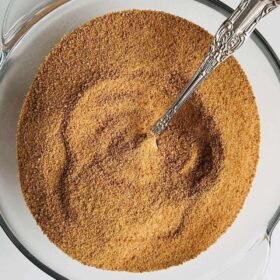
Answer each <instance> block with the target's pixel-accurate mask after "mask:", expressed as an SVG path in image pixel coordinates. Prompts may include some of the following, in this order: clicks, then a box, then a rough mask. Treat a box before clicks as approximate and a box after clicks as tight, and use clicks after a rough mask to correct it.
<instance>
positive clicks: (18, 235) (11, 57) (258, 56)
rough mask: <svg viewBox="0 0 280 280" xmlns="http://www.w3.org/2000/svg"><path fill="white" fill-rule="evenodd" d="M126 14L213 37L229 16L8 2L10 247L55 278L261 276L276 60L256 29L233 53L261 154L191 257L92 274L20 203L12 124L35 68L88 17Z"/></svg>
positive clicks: (164, 2)
mask: <svg viewBox="0 0 280 280" xmlns="http://www.w3.org/2000/svg"><path fill="white" fill-rule="evenodd" d="M127 9H148V10H160V11H164V12H168V13H171V14H175V15H178V16H181V17H183V18H186V19H188V20H190V21H192V22H194V23H196V24H198V25H200V26H202V27H203V28H204V29H206V30H208V31H209V32H210V33H212V34H213V33H214V32H215V31H216V30H217V28H218V27H219V26H220V24H221V22H222V21H223V20H224V19H225V17H227V16H228V15H229V13H230V12H231V9H230V8H229V7H227V6H226V5H225V4H223V3H222V2H219V1H217V0H173V1H170V0H153V1H151V0H107V1H104V0H80V1H67V0H64V1H61V0H60V1H40V4H39V5H38V1H34V0H33V1H32V0H28V1H24V3H23V1H11V2H10V5H9V7H8V9H7V11H6V16H5V19H4V21H5V22H4V24H3V32H2V51H1V52H0V158H1V160H0V214H1V215H0V224H1V226H2V228H3V229H4V231H5V232H6V234H7V235H8V237H9V238H10V239H11V241H12V242H13V243H14V244H15V246H17V248H18V249H19V250H20V251H21V252H22V253H23V254H24V255H25V256H26V257H27V258H28V259H29V260H30V261H32V262H33V263H34V264H35V265H37V266H38V267H39V268H41V269H42V270H43V271H45V272H46V273H48V274H49V275H50V276H52V277H54V278H55V279H79V280H83V279H130V280H133V279H144V280H145V279H150V280H154V279H162V280H164V279H170V278H174V279H192V280H198V279H257V278H255V277H260V276H261V275H262V274H263V271H264V268H265V264H266V261H267V256H268V252H269V243H270V237H271V233H272V230H273V227H274V226H275V224H276V223H277V221H278V219H279V212H280V211H279V209H278V211H277V208H278V206H279V202H280V184H279V179H278V177H279V176H278V174H279V170H278V169H279V158H280V145H279V143H280V111H279V106H280V94H279V89H280V62H279V59H278V58H277V56H276V55H275V53H274V52H273V50H272V49H271V47H270V46H269V44H268V43H267V42H266V41H265V39H264V38H263V37H262V36H261V34H260V33H258V32H255V33H254V35H253V36H252V38H251V39H249V40H248V42H247V43H246V45H245V46H244V47H243V48H242V49H241V50H240V51H239V52H238V53H237V55H236V58H237V60H238V61H239V62H240V64H241V65H242V67H243V69H244V70H245V72H246V73H247V76H248V79H249V81H250V83H251V85H252V87H253V91H254V94H255V96H256V102H257V105H258V108H259V114H260V120H261V150H260V162H259V165H258V169H257V175H256V178H255V180H254V182H253V185H252V188H251V191H250V193H249V195H248V197H247V199H246V202H245V204H244V207H243V209H242V210H241V212H240V214H239V215H238V217H237V219H236V220H235V222H234V223H233V225H232V226H231V227H230V228H229V229H228V230H227V232H226V233H225V234H223V235H222V236H221V238H220V239H219V240H218V241H217V242H216V243H215V244H213V245H212V246H211V247H210V248H208V250H207V251H205V252H203V253H202V254H200V255H199V256H198V257H197V258H195V259H194V260H191V261H188V262H186V263H184V264H182V265H179V266H176V267H171V268H169V269H166V270H161V271H157V272H148V273H127V272H112V271H104V270H99V269H95V268H92V267H88V266H85V265H82V264H81V263H79V262H78V261H75V260H73V259H71V258H70V257H69V256H67V255H66V254H65V253H63V252H62V251H61V250H60V249H58V248H57V247H56V246H55V245H54V244H52V243H51V242H50V241H49V240H48V238H47V237H46V236H45V235H44V234H43V233H42V231H41V229H40V228H39V226H37V225H36V222H35V220H34V218H33V217H32V215H31V213H30V211H29V210H28V208H27V206H26V204H25V202H24V199H23V195H22V193H21V189H20V185H19V180H18V176H17V162H16V125H17V119H18V115H19V111H20V108H21V105H22V103H23V100H24V96H25V94H26V93H27V91H28V87H29V86H30V84H31V82H32V80H33V78H34V75H35V73H36V72H37V69H38V67H39V65H40V64H41V62H42V61H43V59H44V57H45V56H46V55H47V54H48V52H49V51H50V49H51V48H52V47H53V46H54V44H55V43H56V42H58V41H59V39H60V38H61V37H62V36H63V35H64V34H65V33H68V32H70V31H71V30H73V29H74V28H75V27H77V26H79V25H81V24H82V23H84V22H86V21H88V20H89V19H91V18H93V17H96V16H99V15H103V14H105V13H108V12H113V11H120V10H127ZM178 35H179V34H178ZM232 117H233V118H234V117H235V116H232ZM232 180H235V178H232ZM238 273H239V274H238Z"/></svg>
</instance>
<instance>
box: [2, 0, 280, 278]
mask: <svg viewBox="0 0 280 280" xmlns="http://www.w3.org/2000/svg"><path fill="white" fill-rule="evenodd" d="M194 1H196V2H199V3H201V4H204V5H206V6H209V7H211V8H213V9H215V10H217V11H218V12H220V13H222V14H223V15H225V16H229V15H230V14H231V13H232V12H233V9H232V8H231V7H229V6H228V5H227V4H225V3H224V2H222V1H220V0H194ZM252 39H253V40H254V42H255V43H256V44H257V45H258V46H261V48H260V49H261V51H262V52H263V53H264V55H265V56H266V58H267V59H268V60H269V61H270V63H271V65H272V66H273V69H274V71H275V74H276V75H277V76H278V79H279V81H280V59H279V57H278V56H277V54H276V52H275V51H274V49H273V48H272V47H271V45H270V44H269V43H268V41H267V40H266V39H265V38H264V36H263V35H262V34H261V33H260V32H259V31H258V30H255V31H254V32H253V36H252ZM279 209H280V208H279ZM279 209H278V210H279ZM279 219H280V211H277V212H276V214H275V215H274V216H273V217H272V219H271V221H270V223H269V225H268V228H267V230H266V234H267V236H269V237H270V236H271V234H272V231H273V228H274V227H275V225H276V223H277V222H278V221H279ZM0 227H1V228H2V229H3V231H4V232H5V234H6V235H7V237H8V238H9V239H10V241H11V242H12V243H13V244H14V245H15V247H16V248H17V249H18V250H19V251H20V252H21V253H22V254H23V255H24V256H25V257H26V258H27V259H28V260H29V261H30V262H31V263H33V264H34V265H35V266H37V267H38V268H39V269H40V270H42V271H43V272H45V273H46V274H47V275H49V276H50V277H52V278H54V279H57V280H70V279H69V278H66V277H64V276H63V275H61V274H59V273H57V272H56V271H54V270H53V269H51V268H50V267H49V266H47V265H45V264H44V263H43V262H41V261H40V260H39V259H37V258H36V257H35V256H34V255H33V254H32V253H31V252H29V251H28V249H26V247H25V246H24V245H23V244H22V243H21V242H20V241H19V240H18V238H17V237H16V236H15V235H14V233H13V232H12V230H11V229H10V227H9V226H8V223H7V222H6V221H5V219H4V217H3V216H2V215H1V213H0Z"/></svg>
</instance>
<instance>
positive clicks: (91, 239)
mask: <svg viewBox="0 0 280 280" xmlns="http://www.w3.org/2000/svg"><path fill="white" fill-rule="evenodd" d="M210 42H211V36H210V35H209V34H208V33H207V32H206V31H205V30H203V29H201V28H200V27H198V26H196V25H194V24H192V23H190V22H188V21H187V20H184V19H182V18H179V17H176V16H172V15H169V14H165V13H162V12H153V11H126V12H119V13H113V14H109V15H105V16H103V17H98V18H95V19H93V20H91V21H90V22H88V23H86V24H84V25H83V26H81V27H79V28H77V29H75V30H74V31H73V32H72V33H70V34H69V35H67V36H65V37H64V38H63V39H62V40H61V42H60V43H58V44H57V45H56V46H55V47H54V48H53V49H52V51H51V52H50V54H49V55H48V57H47V58H46V59H45V61H44V63H43V64H42V66H41V67H40V69H39V72H38V73H37V75H36V77H35V80H34V82H33V84H32V86H31V88H30V90H29V93H28V95H27V97H26V100H25V103H24V106H23V108H22V112H21V116H20V121H19V125H18V134H17V151H18V164H19V173H20V181H21V187H22V191H23V194H24V197H25V200H26V203H27V205H28V207H29V208H30V210H31V212H32V214H33V215H34V217H35V219H36V221H37V223H38V224H39V226H40V227H41V228H42V230H43V231H44V233H45V234H46V235H47V236H48V238H49V239H50V240H51V241H52V242H53V243H55V244H56V245H57V246H58V247H59V248H61V249H62V250H63V251H64V252H65V253H67V254H68V255H70V256H71V257H73V258H74V259H76V260H79V261H80V262H82V263H84V264H87V265H90V266H94V267H97V268H102V269H108V270H125V271H133V272H139V271H140V272H141V271H152V270H159V269H163V268H167V267H170V266H173V265H178V264H181V263H183V262H184V261H187V260H190V259H192V258H194V257H196V256H197V255H198V254H199V253H200V252H202V251H204V250H206V249H207V248H208V247H209V246H210V245H211V244H212V243H214V242H215V241H216V240H217V239H218V238H219V236H221V234H222V233H223V232H224V231H225V230H226V229H227V228H228V227H229V226H230V225H231V224H232V222H233V221H234V219H235V218H236V216H237V214H238V212H239V210H240V209H241V207H242V205H243V202H244V200H245V197H246V196H247V194H248V191H249V188H250V185H251V183H252V180H253V177H254V175H255V170H256V164H257V160H258V149H259V141H260V135H259V134H260V133H259V118H258V113H257V108H256V104H255V101H254V97H253V93H252V90H251V87H250V85H249V83H248V81H247V78H246V76H245V74H244V72H243V71H242V69H241V68H240V66H239V65H238V63H237V61H236V60H235V59H234V58H230V59H229V60H228V61H227V62H225V63H224V64H223V65H222V66H221V67H219V68H218V69H217V70H216V71H215V72H214V73H213V74H212V75H211V77H209V79H207V80H206V81H205V82H204V83H203V85H202V86H201V87H200V89H199V90H198V92H197V93H196V94H195V95H194V96H193V97H192V98H191V100H190V101H189V102H188V103H187V104H186V105H185V106H184V108H183V109H182V110H180V112H179V113H178V115H177V116H176V117H175V118H174V120H172V122H171V124H170V127H169V128H168V129H167V131H165V133H163V135H162V136H160V137H159V138H158V139H155V138H154V137H153V136H152V135H151V134H150V132H149V131H150V128H151V126H152V125H153V124H154V123H155V121H156V120H157V119H158V118H159V117H160V116H161V115H162V114H163V113H164V112H165V110H166V109H167V108H168V106H169V105H170V104H171V103H172V101H174V99H175V97H176V96H177V95H178V94H179V93H180V90H181V89H182V88H183V87H184V86H185V84H186V83H187V82H188V80H189V79H190V78H191V76H192V74H193V73H194V71H195V70H196V68H197V67H198V65H199V63H200V62H201V61H202V59H203V57H204V55H205V53H206V52H207V50H208V47H209V45H210Z"/></svg>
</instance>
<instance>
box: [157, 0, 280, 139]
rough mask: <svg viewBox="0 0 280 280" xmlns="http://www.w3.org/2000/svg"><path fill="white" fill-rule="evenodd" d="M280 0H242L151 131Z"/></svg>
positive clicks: (166, 119)
mask: <svg viewBox="0 0 280 280" xmlns="http://www.w3.org/2000/svg"><path fill="white" fill-rule="evenodd" d="M279 5H280V0H242V1H241V3H240V4H239V6H238V7H237V8H236V10H235V11H234V12H233V14H232V15H231V16H230V17H229V18H228V19H227V20H226V21H225V22H224V23H223V24H222V25H221V26H220V28H219V29H218V31H217V33H216V35H215V37H214V40H213V42H212V44H211V46H210V49H209V51H208V53H207V55H206V58H205V59H204V61H203V62H202V64H201V65H200V67H199V68H198V70H197V71H196V73H195V74H194V76H193V78H192V79H191V81H190V82H189V83H188V84H187V86H186V87H185V88H184V90H183V91H182V92H181V94H180V96H179V97H178V98H177V100H176V101H175V102H174V103H173V104H172V106H171V107H170V108H169V109H168V110H167V112H166V113H165V114H164V115H163V116H162V117H161V118H160V119H159V120H158V121H157V123H156V124H155V125H154V126H153V127H152V132H153V133H154V134H156V135H160V134H161V133H162V132H163V131H164V130H165V128H166V127H167V125H168V123H169V121H170V120H171V118H172V117H173V116H174V115H175V114H176V112H177V111H178V109H179V108H180V107H181V106H182V105H183V104H184V102H185V101H186V100H187V99H188V98H189V97H190V96H191V94H192V93H193V92H194V91H195V90H196V89H197V87H198V86H199V85H200V84H201V83H202V82H203V80H205V79H206V78H207V76H208V75H209V74H210V73H211V72H212V71H213V70H214V69H215V68H216V67H217V66H218V65H219V64H221V63H222V62H223V61H225V60H226V59H227V58H228V57H229V56H231V55H232V54H233V53H234V52H235V51H236V50H237V49H238V48H240V47H241V46H242V45H243V43H244V42H245V40H246V39H247V38H248V37H249V36H250V35H251V33H252V32H253V30H254V29H255V27H256V25H257V23H258V22H259V21H260V20H261V19H262V18H263V17H264V16H266V15H267V14H269V13H270V12H271V11H272V10H274V9H275V8H276V7H277V6H279Z"/></svg>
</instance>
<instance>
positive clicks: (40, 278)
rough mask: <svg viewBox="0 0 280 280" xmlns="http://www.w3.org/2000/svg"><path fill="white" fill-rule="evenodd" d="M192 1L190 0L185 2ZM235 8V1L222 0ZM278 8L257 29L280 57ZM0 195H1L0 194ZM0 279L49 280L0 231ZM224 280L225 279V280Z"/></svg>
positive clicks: (276, 248) (271, 269)
mask: <svg viewBox="0 0 280 280" xmlns="http://www.w3.org/2000/svg"><path fill="white" fill-rule="evenodd" d="M8 1H9V0H0V27H1V24H2V18H3V13H4V10H5V7H6V4H7V3H8ZM18 1H23V0H18ZM186 1H192V0H186ZM224 2H225V3H227V4H228V5H230V6H231V7H235V6H236V4H237V3H238V2H239V1H237V0H224ZM279 27H280V8H279V9H278V10H276V11H275V12H274V13H272V14H271V15H270V16H269V17H268V18H266V19H264V21H263V22H262V23H261V24H260V26H259V27H258V29H259V30H260V31H261V32H262V34H263V35H264V36H265V38H266V39H267V40H268V42H269V43H270V44H271V45H272V47H273V48H274V50H275V51H276V53H277V54H278V56H279V57H280V35H279V34H280V31H279ZM0 195H1V194H0ZM279 203H280V202H279ZM279 260H280V225H278V226H277V228H276V229H275V231H274V234H273V237H272V250H271V259H270V263H269V265H268V270H267V272H266V275H265V278H264V280H279V279H280V265H279V264H280V263H279ZM0 279H1V280H2V279H3V280H50V279H51V278H50V277H49V276H47V275H46V274H45V273H43V272H42V271H41V270H39V269H38V268H37V267H35V266H34V265H33V264H32V263H31V262H29V261H28V260H27V259H26V258H25V257H24V256H23V255H22V254H21V253H20V252H19V251H18V250H17V249H16V248H15V247H14V245H13V244H12V243H11V242H10V240H9V239H8V238H7V237H6V235H5V233H4V232H3V231H2V229H0ZM225 280H226V279H225ZM248 280H249V279H248Z"/></svg>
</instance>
